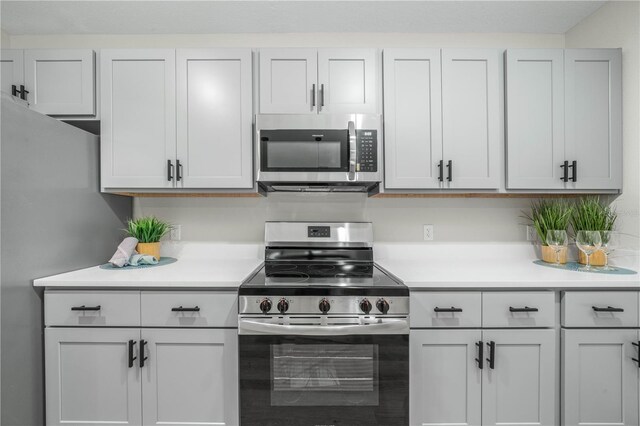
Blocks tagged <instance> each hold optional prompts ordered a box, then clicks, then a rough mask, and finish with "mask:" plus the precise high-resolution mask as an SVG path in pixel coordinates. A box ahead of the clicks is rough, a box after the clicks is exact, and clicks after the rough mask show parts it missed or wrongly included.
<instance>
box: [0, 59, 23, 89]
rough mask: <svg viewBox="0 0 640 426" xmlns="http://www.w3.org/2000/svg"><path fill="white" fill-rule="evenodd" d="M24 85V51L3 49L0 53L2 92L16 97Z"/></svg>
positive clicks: (0, 83)
mask: <svg viewBox="0 0 640 426" xmlns="http://www.w3.org/2000/svg"><path fill="white" fill-rule="evenodd" d="M20 85H24V51H23V50H21V49H2V50H1V51H0V91H2V92H4V93H8V94H10V95H14V96H16V91H17V90H20Z"/></svg>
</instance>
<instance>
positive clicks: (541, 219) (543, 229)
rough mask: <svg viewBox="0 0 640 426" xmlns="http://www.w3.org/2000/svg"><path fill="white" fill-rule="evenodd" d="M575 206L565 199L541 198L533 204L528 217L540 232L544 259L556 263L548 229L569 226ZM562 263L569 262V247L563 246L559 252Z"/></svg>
mask: <svg viewBox="0 0 640 426" xmlns="http://www.w3.org/2000/svg"><path fill="white" fill-rule="evenodd" d="M572 211H573V207H572V206H571V205H570V204H569V203H567V202H566V201H564V200H540V201H538V202H534V203H532V204H531V214H530V215H526V214H525V216H524V217H526V218H527V219H529V220H530V221H531V224H532V225H533V227H534V228H535V230H536V233H537V234H538V239H539V240H540V245H541V247H540V251H541V254H542V260H543V261H545V262H548V263H556V252H555V251H554V250H553V248H551V247H550V246H549V245H548V244H547V231H549V230H564V231H566V230H567V228H568V227H569V220H570V219H571V213H572ZM559 261H560V263H567V248H566V247H563V248H562V249H561V250H560V253H559Z"/></svg>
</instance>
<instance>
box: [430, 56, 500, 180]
mask: <svg viewBox="0 0 640 426" xmlns="http://www.w3.org/2000/svg"><path fill="white" fill-rule="evenodd" d="M499 54H500V52H499V51H498V50H494V49H443V50H442V140H443V159H444V163H445V173H444V174H445V179H444V181H445V183H447V185H446V187H447V188H451V189H497V188H499V186H500V168H501V167H502V162H501V159H500V141H501V137H500V114H501V112H500V99H499V97H500V72H501V68H500V55H499ZM449 161H451V163H449ZM449 164H450V165H449ZM447 166H448V167H447ZM449 177H450V178H449Z"/></svg>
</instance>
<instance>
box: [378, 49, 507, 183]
mask: <svg viewBox="0 0 640 426" xmlns="http://www.w3.org/2000/svg"><path fill="white" fill-rule="evenodd" d="M500 72H501V71H500V51H499V50H494V49H442V50H439V49H385V51H384V93H385V96H384V113H385V188H387V189H498V188H499V187H500V170H501V157H500V152H501V151H500V142H501V132H500V114H501V112H500Z"/></svg>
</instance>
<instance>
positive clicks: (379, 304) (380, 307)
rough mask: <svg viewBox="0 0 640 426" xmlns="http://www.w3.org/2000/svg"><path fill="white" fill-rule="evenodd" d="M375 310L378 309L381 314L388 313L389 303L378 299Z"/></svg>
mask: <svg viewBox="0 0 640 426" xmlns="http://www.w3.org/2000/svg"><path fill="white" fill-rule="evenodd" d="M376 308H378V310H379V311H380V312H382V313H383V314H386V313H387V312H389V302H387V301H386V300H384V299H378V301H377V302H376Z"/></svg>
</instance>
